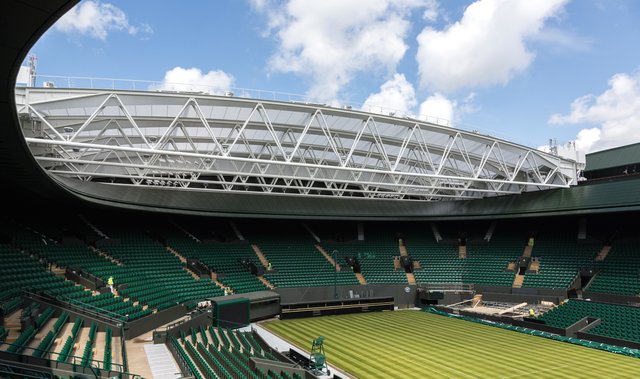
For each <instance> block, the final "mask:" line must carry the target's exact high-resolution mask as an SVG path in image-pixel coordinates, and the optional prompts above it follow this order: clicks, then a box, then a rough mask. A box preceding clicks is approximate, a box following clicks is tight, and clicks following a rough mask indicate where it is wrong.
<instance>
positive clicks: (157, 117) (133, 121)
mask: <svg viewBox="0 0 640 379" xmlns="http://www.w3.org/2000/svg"><path fill="white" fill-rule="evenodd" d="M17 103H18V112H19V114H20V116H21V122H22V128H23V132H24V134H25V139H26V142H27V144H28V146H29V148H30V150H31V152H32V154H33V155H34V157H35V159H36V160H37V161H38V162H39V164H40V165H41V166H42V167H43V168H44V169H45V170H46V171H47V172H48V173H49V174H50V175H53V176H61V177H66V178H72V179H75V180H80V181H94V182H101V183H104V184H105V185H118V186H138V187H143V186H153V187H158V186H164V187H171V188H172V189H175V190H182V191H189V190H199V191H228V192H242V193H245V192H247V191H257V192H264V193H278V194H290V195H314V196H330V197H346V196H356V197H366V198H384V199H398V200H421V201H441V200H457V199H475V198H482V197H486V196H496V195H503V194H517V193H521V192H527V191H536V190H541V189H549V188H559V187H568V186H570V185H572V184H576V179H577V177H576V173H577V167H576V163H575V162H573V161H570V160H566V159H562V158H559V157H557V156H553V155H550V154H547V153H544V152H541V151H538V150H535V149H532V148H529V147H525V146H522V145H518V144H514V143H511V142H508V141H504V140H500V139H496V138H493V137H490V136H486V135H481V134H477V133H472V132H467V131H463V130H457V129H453V128H450V127H444V126H439V125H435V124H431V123H425V122H423V121H419V120H416V119H410V118H395V117H387V116H383V115H377V114H370V113H365V112H360V111H356V110H351V109H340V108H333V107H328V106H325V105H321V104H308V103H287V102H276V101H262V100H258V99H247V98H236V97H224V96H210V95H203V94H185V93H163V92H145V91H114V90H93V89H91V90H82V89H55V88H21V89H18V90H17Z"/></svg>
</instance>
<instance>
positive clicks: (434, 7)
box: [422, 0, 440, 22]
mask: <svg viewBox="0 0 640 379" xmlns="http://www.w3.org/2000/svg"><path fill="white" fill-rule="evenodd" d="M424 6H425V9H424V12H422V19H423V20H425V21H428V22H436V21H437V20H438V16H439V14H440V9H439V5H438V1H437V0H426V1H425V4H424Z"/></svg>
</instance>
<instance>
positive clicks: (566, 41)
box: [32, 0, 640, 156]
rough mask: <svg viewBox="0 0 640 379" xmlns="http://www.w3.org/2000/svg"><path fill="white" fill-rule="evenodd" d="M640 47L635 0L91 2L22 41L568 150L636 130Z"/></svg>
mask: <svg viewBox="0 0 640 379" xmlns="http://www.w3.org/2000/svg"><path fill="white" fill-rule="evenodd" d="M638 45H640V2H638V1H634V0H607V1H605V0H573V1H569V0H545V1H530V0H504V1H503V0H478V1H461V0H454V1H444V0H440V1H438V0H349V1H347V0H325V1H313V0H288V1H276V0H243V1H241V0H217V1H213V0H211V1H205V0H193V1H189V2H184V1H177V0H176V1H161V2H159V1H151V0H136V1H120V0H112V1H94V0H92V1H88V0H87V1H83V2H81V3H80V4H79V5H78V6H76V8H74V9H73V10H72V11H71V12H70V13H69V14H67V15H66V16H65V17H64V18H63V19H62V20H60V21H59V22H58V24H56V25H55V26H54V27H53V28H52V29H51V30H49V31H48V32H47V33H46V35H45V36H44V37H43V38H42V39H41V40H40V41H39V42H38V43H37V44H36V45H35V46H34V48H33V50H32V53H33V54H35V55H36V56H37V58H38V74H40V75H61V76H90V77H109V78H123V79H142V80H150V81H158V82H162V84H160V85H161V86H164V87H166V88H174V89H175V88H178V89H182V88H187V87H188V86H190V85H191V86H193V85H196V84H203V83H204V84H207V85H210V86H211V87H212V88H215V89H216V90H227V89H230V88H253V89H265V90H273V91H280V92H289V93H297V94H305V95H308V96H311V97H314V98H318V99H320V100H321V101H323V102H326V103H329V104H344V103H354V104H365V107H364V109H366V110H370V111H374V112H382V113H387V112H389V111H390V110H391V109H393V110H394V111H397V112H396V114H409V115H412V116H415V117H420V118H423V119H428V120H438V122H441V123H445V122H447V121H444V120H450V122H451V124H452V125H453V126H454V127H460V128H463V129H468V130H479V131H481V132H484V133H489V134H493V135H496V136H499V137H503V138H507V139H511V140H513V141H515V142H519V143H523V144H527V145H529V146H533V147H543V146H544V145H546V144H547V142H548V139H549V138H556V139H557V141H558V144H560V145H561V148H560V150H561V152H562V153H566V154H568V155H569V156H575V153H573V152H572V151H570V150H571V149H569V151H566V152H565V150H566V146H567V143H568V142H570V141H574V142H575V146H576V147H577V148H578V150H580V151H581V152H583V153H584V152H590V151H597V150H600V149H603V148H609V147H613V146H619V145H622V144H628V143H633V142H640V49H638V47H637V46H638ZM38 84H41V83H38ZM427 116H429V118H426V117H427Z"/></svg>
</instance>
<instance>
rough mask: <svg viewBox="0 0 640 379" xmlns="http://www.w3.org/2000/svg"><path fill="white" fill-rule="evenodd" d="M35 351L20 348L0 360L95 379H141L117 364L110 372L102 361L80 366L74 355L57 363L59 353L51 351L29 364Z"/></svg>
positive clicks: (112, 365)
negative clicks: (109, 378) (112, 378)
mask: <svg viewBox="0 0 640 379" xmlns="http://www.w3.org/2000/svg"><path fill="white" fill-rule="evenodd" d="M4 345H7V346H15V344H12V343H5V344H4ZM35 350H37V349H35V348H31V347H26V346H24V347H22V348H21V352H20V353H11V352H8V351H3V352H0V358H9V359H8V360H11V361H15V362H20V363H25V364H30V365H32V367H34V369H37V368H39V367H41V368H43V369H45V368H46V369H50V368H53V369H58V370H64V371H70V370H71V371H73V372H83V373H85V374H87V373H88V372H90V373H91V375H93V376H94V377H96V378H100V377H102V376H103V375H102V374H103V373H104V374H113V373H116V375H117V376H118V378H122V379H140V378H141V377H140V376H139V375H136V374H132V373H129V372H127V371H126V369H125V367H124V366H123V365H121V364H117V363H111V370H106V369H104V368H103V367H104V362H103V361H98V360H94V359H90V360H89V362H88V365H82V357H77V356H75V355H69V356H68V357H67V359H66V360H65V361H64V362H59V361H58V359H57V357H58V356H60V353H56V352H53V351H48V352H47V353H46V354H45V355H44V356H45V357H46V356H49V358H44V357H42V358H38V357H33V361H34V362H31V363H30V362H29V360H30V359H29V358H31V357H32V354H33V352H34V351H35ZM20 356H22V357H20ZM43 361H44V362H45V364H44V365H42V364H37V363H39V362H43ZM3 364H4V363H3ZM78 370H80V371H78ZM109 376H113V375H109Z"/></svg>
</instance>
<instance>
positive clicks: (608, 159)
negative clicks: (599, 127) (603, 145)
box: [584, 142, 640, 171]
mask: <svg viewBox="0 0 640 379" xmlns="http://www.w3.org/2000/svg"><path fill="white" fill-rule="evenodd" d="M586 160H587V162H586V167H585V169H584V170H585V171H595V170H602V169H605V168H613V167H619V166H625V165H629V164H636V163H640V142H639V143H634V144H631V145H626V146H620V147H615V148H613V149H607V150H602V151H596V152H595V153H590V154H587V155H586Z"/></svg>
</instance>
